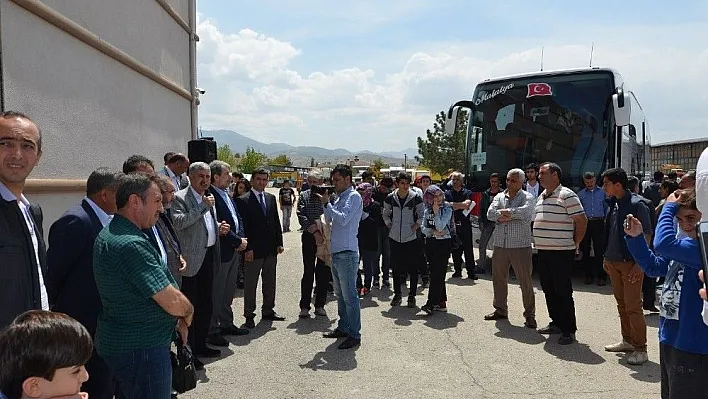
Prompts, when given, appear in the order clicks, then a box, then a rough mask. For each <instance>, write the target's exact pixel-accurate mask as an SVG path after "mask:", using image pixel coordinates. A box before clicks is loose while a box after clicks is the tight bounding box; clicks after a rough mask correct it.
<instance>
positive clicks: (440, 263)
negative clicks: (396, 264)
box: [421, 185, 454, 315]
mask: <svg viewBox="0 0 708 399" xmlns="http://www.w3.org/2000/svg"><path fill="white" fill-rule="evenodd" d="M423 201H424V202H425V211H424V212H423V226H422V231H423V234H424V235H425V252H426V255H427V257H428V260H429V261H430V288H429V289H428V302H427V303H426V304H425V305H423V307H421V310H423V311H424V312H425V313H427V314H429V315H430V314H433V311H434V310H438V311H443V312H444V311H447V306H446V300H447V293H446V292H445V273H446V272H447V261H448V259H449V258H450V251H451V250H452V234H453V233H454V222H451V220H452V205H450V204H449V203H447V202H445V193H444V192H443V191H442V190H441V189H440V187H438V186H436V185H431V186H429V187H428V188H427V190H425V194H423Z"/></svg>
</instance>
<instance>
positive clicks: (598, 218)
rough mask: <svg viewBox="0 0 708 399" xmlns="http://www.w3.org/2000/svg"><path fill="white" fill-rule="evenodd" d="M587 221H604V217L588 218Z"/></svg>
mask: <svg viewBox="0 0 708 399" xmlns="http://www.w3.org/2000/svg"><path fill="white" fill-rule="evenodd" d="M588 220H605V218H604V217H602V216H601V217H596V218H588Z"/></svg>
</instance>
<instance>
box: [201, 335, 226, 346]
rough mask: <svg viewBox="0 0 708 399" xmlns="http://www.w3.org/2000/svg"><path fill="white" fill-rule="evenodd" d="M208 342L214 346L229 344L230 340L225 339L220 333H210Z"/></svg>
mask: <svg viewBox="0 0 708 399" xmlns="http://www.w3.org/2000/svg"><path fill="white" fill-rule="evenodd" d="M206 343H207V344H209V345H214V346H229V341H227V340H225V339H224V337H222V336H221V335H219V334H209V336H208V337H207V339H206Z"/></svg>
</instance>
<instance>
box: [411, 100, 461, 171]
mask: <svg viewBox="0 0 708 399" xmlns="http://www.w3.org/2000/svg"><path fill="white" fill-rule="evenodd" d="M445 114H446V113H445V112H444V111H441V112H440V113H439V114H437V115H435V123H433V129H432V130H430V129H428V130H427V131H426V138H425V139H423V138H422V137H418V153H419V154H420V156H418V155H416V156H415V160H416V161H418V163H420V164H421V165H425V166H427V167H428V168H430V171H431V172H434V173H440V174H443V173H445V171H447V170H448V169H455V170H459V171H463V170H464V167H465V138H466V132H467V115H468V112H467V111H465V110H459V111H458V113H457V126H456V127H455V131H454V133H453V134H451V135H450V134H446V133H445V120H446V115H445Z"/></svg>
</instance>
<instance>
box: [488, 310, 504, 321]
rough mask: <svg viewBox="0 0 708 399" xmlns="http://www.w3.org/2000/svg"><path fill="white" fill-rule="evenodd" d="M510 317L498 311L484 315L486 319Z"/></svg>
mask: <svg viewBox="0 0 708 399" xmlns="http://www.w3.org/2000/svg"><path fill="white" fill-rule="evenodd" d="M508 318H509V316H507V315H503V314H501V313H498V312H497V311H494V312H492V313H490V314H488V315H486V316H484V320H506V319H508Z"/></svg>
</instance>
